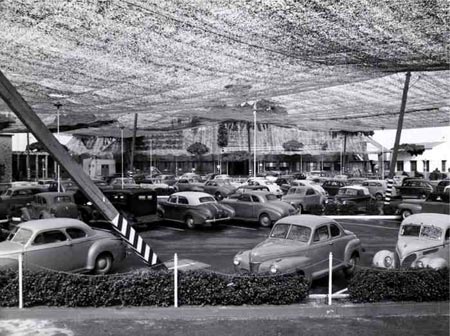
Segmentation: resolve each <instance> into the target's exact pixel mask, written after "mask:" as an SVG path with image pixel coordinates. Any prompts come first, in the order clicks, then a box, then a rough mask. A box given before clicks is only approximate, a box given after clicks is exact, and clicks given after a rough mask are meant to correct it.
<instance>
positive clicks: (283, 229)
mask: <svg viewBox="0 0 450 336" xmlns="http://www.w3.org/2000/svg"><path fill="white" fill-rule="evenodd" d="M290 226H291V225H290V224H277V225H275V226H274V227H273V229H272V232H271V233H270V237H271V238H286V236H287V234H288V232H289V227H290Z"/></svg>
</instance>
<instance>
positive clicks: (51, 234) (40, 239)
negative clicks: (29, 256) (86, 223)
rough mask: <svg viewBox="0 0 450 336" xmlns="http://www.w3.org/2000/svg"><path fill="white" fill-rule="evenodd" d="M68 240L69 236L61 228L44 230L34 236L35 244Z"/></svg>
mask: <svg viewBox="0 0 450 336" xmlns="http://www.w3.org/2000/svg"><path fill="white" fill-rule="evenodd" d="M65 240H67V237H66V235H65V234H64V233H62V232H61V231H59V230H54V231H47V232H42V233H40V234H38V235H37V236H36V238H34V242H33V245H43V244H51V243H58V242H62V241H65Z"/></svg>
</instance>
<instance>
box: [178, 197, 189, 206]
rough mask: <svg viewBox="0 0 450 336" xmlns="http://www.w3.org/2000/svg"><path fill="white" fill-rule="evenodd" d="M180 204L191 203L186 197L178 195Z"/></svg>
mask: <svg viewBox="0 0 450 336" xmlns="http://www.w3.org/2000/svg"><path fill="white" fill-rule="evenodd" d="M178 204H189V202H188V200H187V198H186V197H183V196H178Z"/></svg>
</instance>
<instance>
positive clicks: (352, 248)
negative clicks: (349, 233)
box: [344, 238, 362, 264]
mask: <svg viewBox="0 0 450 336" xmlns="http://www.w3.org/2000/svg"><path fill="white" fill-rule="evenodd" d="M355 252H356V253H358V256H359V257H361V252H362V249H361V241H360V240H359V239H358V238H354V239H352V240H351V241H349V242H348V244H347V246H346V247H345V254H344V263H345V264H347V263H348V261H349V260H350V258H351V256H352V254H353V253H355Z"/></svg>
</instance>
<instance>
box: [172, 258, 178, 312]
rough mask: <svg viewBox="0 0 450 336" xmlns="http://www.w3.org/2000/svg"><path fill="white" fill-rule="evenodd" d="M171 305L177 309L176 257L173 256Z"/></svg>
mask: <svg viewBox="0 0 450 336" xmlns="http://www.w3.org/2000/svg"><path fill="white" fill-rule="evenodd" d="M173 305H174V307H175V308H178V255H177V254H176V253H175V254H174V256H173Z"/></svg>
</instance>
